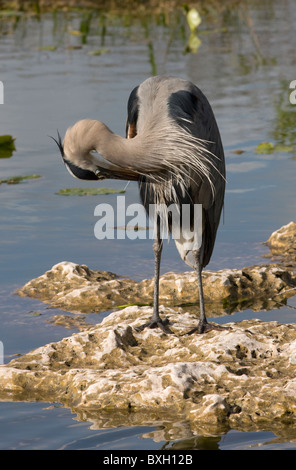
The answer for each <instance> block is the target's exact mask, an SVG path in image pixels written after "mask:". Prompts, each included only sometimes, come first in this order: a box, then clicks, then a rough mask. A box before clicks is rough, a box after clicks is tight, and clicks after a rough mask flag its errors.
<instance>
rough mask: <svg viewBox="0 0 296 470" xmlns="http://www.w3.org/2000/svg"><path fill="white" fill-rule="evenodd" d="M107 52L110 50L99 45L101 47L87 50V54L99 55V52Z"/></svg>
mask: <svg viewBox="0 0 296 470" xmlns="http://www.w3.org/2000/svg"><path fill="white" fill-rule="evenodd" d="M107 52H110V49H107V48H104V47H101V49H95V50H93V51H89V52H88V55H101V54H106V53H107Z"/></svg>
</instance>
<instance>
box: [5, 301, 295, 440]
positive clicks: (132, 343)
mask: <svg viewBox="0 0 296 470" xmlns="http://www.w3.org/2000/svg"><path fill="white" fill-rule="evenodd" d="M163 308H164V307H163ZM165 314H166V316H167V317H168V318H169V320H170V322H171V329H172V330H173V332H174V334H171V335H165V334H163V333H162V332H161V331H160V330H159V329H155V330H151V329H145V330H143V331H141V332H138V331H137V330H136V329H135V327H136V326H138V325H140V324H141V323H143V322H144V321H146V320H147V319H148V318H149V316H150V315H151V308H149V307H136V306H133V307H127V308H125V309H123V310H121V311H119V312H113V313H111V314H110V315H109V316H108V317H107V318H105V319H104V320H103V321H102V323H101V324H99V325H96V326H93V327H90V328H89V329H88V330H86V331H82V332H79V333H75V334H73V335H72V336H69V337H66V338H64V339H62V340H61V341H59V342H56V343H50V344H48V345H45V346H43V347H40V348H38V349H36V350H34V351H32V352H29V353H28V354H25V355H23V356H21V357H18V358H16V359H14V360H12V361H11V362H10V363H9V364H7V365H2V366H0V399H1V400H19V401H20V400H22V401H23V400H25V401H26V400H38V401H44V402H48V401H49V402H53V401H55V402H61V403H62V404H63V405H65V406H67V407H70V408H71V409H72V410H73V411H75V412H77V413H78V416H79V417H80V418H81V419H91V420H93V421H94V423H95V426H96V427H112V426H119V425H141V424H147V423H151V424H157V423H158V422H159V421H160V420H161V421H162V422H166V423H167V426H168V427H167V428H166V430H164V431H163V432H164V434H166V433H169V438H170V439H177V438H180V437H184V436H185V437H186V432H187V433H188V429H190V433H191V434H192V433H193V434H194V433H195V432H198V431H199V430H200V429H202V432H203V433H206V432H214V431H217V430H219V429H220V430H221V429H225V427H226V428H227V427H229V426H230V427H232V428H236V429H248V426H254V425H258V426H259V425H261V424H262V423H264V424H265V425H268V423H269V424H271V423H273V424H274V423H291V422H294V420H295V418H296V325H295V324H288V325H281V324H280V323H278V322H262V321H259V320H248V321H242V322H239V323H228V324H227V325H224V326H226V327H227V328H225V329H223V330H212V331H210V332H208V333H205V334H202V335H199V334H192V335H186V334H185V335H184V333H186V332H187V331H188V330H190V329H191V328H192V327H193V326H195V325H196V324H197V319H196V318H195V317H194V316H192V315H190V314H189V313H188V314H184V315H180V314H177V313H176V312H175V311H174V310H172V309H168V308H166V309H165ZM184 422H186V423H187V425H186V426H187V431H186V432H185V431H184V429H185V428H186V426H185V428H184ZM169 423H170V425H169ZM178 423H180V426H179V425H178ZM252 429H254V428H252ZM184 433H185V434H184ZM166 438H168V435H167V436H166Z"/></svg>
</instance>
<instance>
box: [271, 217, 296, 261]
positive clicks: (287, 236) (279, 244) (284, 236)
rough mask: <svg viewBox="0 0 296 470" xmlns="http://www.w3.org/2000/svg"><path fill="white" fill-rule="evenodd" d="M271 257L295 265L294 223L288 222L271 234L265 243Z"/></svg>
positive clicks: (295, 224) (295, 229) (295, 230)
mask: <svg viewBox="0 0 296 470" xmlns="http://www.w3.org/2000/svg"><path fill="white" fill-rule="evenodd" d="M266 245H267V246H268V247H269V249H270V252H271V255H272V256H273V257H275V258H279V259H282V260H283V261H285V262H286V263H289V264H292V265H294V266H295V265H296V223H295V222H290V223H289V224H287V225H284V226H283V227H281V228H280V229H279V230H276V231H275V232H273V233H272V234H271V235H270V237H269V239H268V240H267V241H266Z"/></svg>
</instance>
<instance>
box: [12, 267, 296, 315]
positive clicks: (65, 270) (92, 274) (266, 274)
mask: <svg viewBox="0 0 296 470" xmlns="http://www.w3.org/2000/svg"><path fill="white" fill-rule="evenodd" d="M203 280H204V294H205V301H206V302H207V303H211V304H212V306H211V307H209V309H210V310H211V316H215V315H221V314H223V313H225V312H228V313H229V312H232V311H239V310H242V309H244V308H252V309H253V310H260V309H263V308H264V309H268V308H272V307H274V306H275V305H276V301H277V300H279V299H281V300H283V299H284V298H285V291H286V290H288V289H291V288H293V287H295V286H296V273H295V272H294V271H293V270H292V269H289V268H284V267H282V266H279V265H276V264H271V265H267V266H251V267H247V268H243V269H241V270H240V269H226V270H222V271H217V272H212V271H205V272H204V273H203ZM279 293H280V294H281V296H280V297H279V296H278V294H279ZM293 293H295V291H294V292H292V293H291V291H289V292H287V294H286V296H289V295H290V296H291V295H293ZM18 294H19V295H23V296H29V297H34V298H38V299H40V300H43V301H44V302H46V303H49V304H50V305H51V306H53V307H55V308H61V309H64V310H68V311H71V312H80V313H89V312H92V311H95V312H99V311H103V310H109V309H112V308H114V307H116V306H121V305H126V304H131V303H132V304H151V303H152V299H153V279H145V280H143V281H141V282H136V281H134V280H131V279H125V278H121V277H119V276H117V275H116V274H113V273H109V272H105V271H95V270H91V269H89V268H88V267H87V266H81V265H78V264H74V263H71V262H62V263H59V264H56V265H55V266H53V268H52V269H51V270H50V271H47V272H46V273H45V274H43V275H42V276H40V277H38V278H37V279H33V280H32V281H30V282H28V283H27V284H26V285H25V286H24V287H22V288H21V289H20V290H19V291H18ZM274 296H276V297H274ZM273 297H274V299H273ZM160 301H161V303H163V304H164V305H168V306H180V305H182V304H183V305H184V304H185V305H184V307H185V308H186V310H188V307H187V306H186V303H196V302H198V289H197V283H196V274H195V272H194V271H189V272H185V273H166V274H164V275H163V276H161V279H160ZM193 310H194V311H195V310H196V306H194V307H193Z"/></svg>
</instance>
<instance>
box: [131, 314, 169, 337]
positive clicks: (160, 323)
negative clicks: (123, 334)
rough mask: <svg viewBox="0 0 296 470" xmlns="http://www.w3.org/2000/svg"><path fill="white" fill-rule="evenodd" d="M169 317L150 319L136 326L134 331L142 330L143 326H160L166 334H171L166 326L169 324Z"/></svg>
mask: <svg viewBox="0 0 296 470" xmlns="http://www.w3.org/2000/svg"><path fill="white" fill-rule="evenodd" d="M169 323H170V322H169V319H168V318H165V319H164V320H161V319H159V320H152V319H151V320H150V321H149V322H147V323H144V324H143V325H140V326H137V327H136V328H135V330H136V331H143V330H144V329H145V328H160V329H161V330H162V331H163V332H164V333H166V334H167V335H171V334H173V332H172V330H171V329H170V328H169V327H168V325H169Z"/></svg>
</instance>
